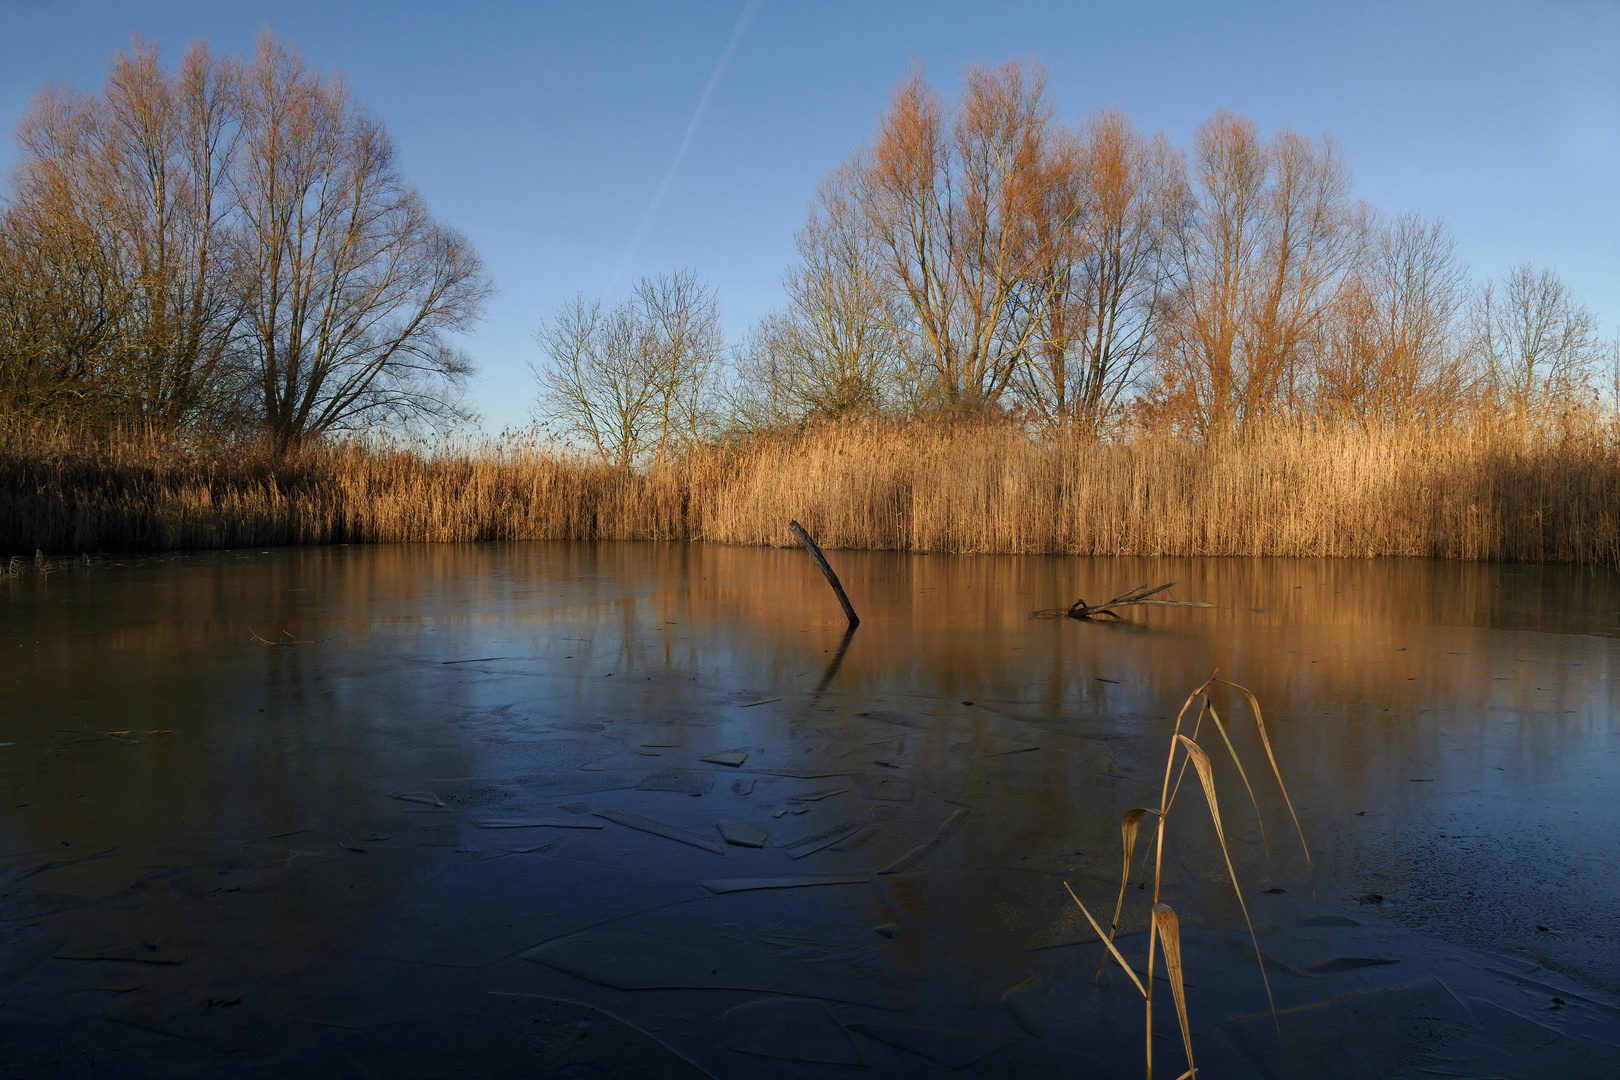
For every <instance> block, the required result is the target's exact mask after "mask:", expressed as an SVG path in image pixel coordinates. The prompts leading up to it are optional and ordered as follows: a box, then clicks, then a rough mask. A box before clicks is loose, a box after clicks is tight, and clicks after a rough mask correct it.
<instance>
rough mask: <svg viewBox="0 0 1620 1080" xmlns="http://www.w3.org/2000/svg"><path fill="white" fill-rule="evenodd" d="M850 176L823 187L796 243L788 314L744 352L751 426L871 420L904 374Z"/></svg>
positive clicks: (778, 316) (743, 409) (752, 338)
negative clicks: (857, 417) (866, 416)
mask: <svg viewBox="0 0 1620 1080" xmlns="http://www.w3.org/2000/svg"><path fill="white" fill-rule="evenodd" d="M849 181H850V170H849V169H848V168H847V167H846V168H843V169H840V170H838V171H836V172H835V173H834V174H833V175H832V176H830V177H829V178H828V179H827V180H826V181H824V182H823V184H822V187H821V191H820V192H819V193H818V196H817V200H816V202H815V203H814V204H813V205H812V207H811V211H810V216H809V220H808V221H807V222H806V223H805V225H804V227H803V228H802V229H800V230H799V232H798V234H797V235H796V236H795V238H794V240H795V246H796V247H797V248H798V252H799V257H800V260H801V261H800V262H799V263H798V264H797V265H795V266H792V267H790V268H789V269H788V271H787V273H786V274H785V275H784V276H783V287H784V288H785V290H786V291H787V294H788V305H787V307H786V308H785V309H784V310H782V311H779V312H773V313H771V314H769V315H767V316H766V317H765V318H764V319H762V320H761V321H760V323H759V325H758V326H757V327H756V328H755V329H754V331H753V332H752V333H751V334H750V335H749V337H748V339H747V340H746V341H745V342H744V344H743V347H742V348H741V349H739V350H738V354H737V357H736V359H735V364H734V366H735V367H736V369H737V371H736V374H737V379H736V381H735V385H734V387H733V391H732V396H733V401H734V410H735V411H737V412H738V414H739V418H743V419H745V422H746V424H747V425H748V426H751V427H752V426H775V425H777V424H782V423H791V422H797V421H802V420H804V419H806V418H809V417H813V416H824V417H837V416H843V415H846V414H849V413H864V412H872V411H875V410H877V409H878V408H880V407H882V406H883V405H885V404H887V403H888V402H889V400H890V399H891V398H892V397H893V389H894V384H895V382H896V380H897V378H898V377H899V375H900V368H901V365H902V354H901V351H900V339H898V338H897V337H896V336H895V334H894V332H893V329H892V328H893V327H894V326H895V325H896V324H897V323H898V322H899V321H900V319H901V317H902V316H900V315H899V314H898V313H896V312H895V311H894V310H893V309H892V305H891V303H890V301H891V299H892V298H891V297H890V295H889V294H888V293H887V292H885V290H884V289H883V288H882V286H881V284H880V283H879V282H878V281H876V280H875V268H876V264H877V261H878V259H879V257H880V256H879V253H878V252H876V251H874V250H873V247H872V244H871V238H870V237H869V236H868V235H866V233H865V232H864V231H863V230H862V229H861V228H860V223H859V219H858V211H857V208H856V207H855V206H854V204H853V202H852V200H851V198H850V183H849Z"/></svg>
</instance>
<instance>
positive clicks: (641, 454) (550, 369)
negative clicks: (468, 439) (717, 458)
mask: <svg viewBox="0 0 1620 1080" xmlns="http://www.w3.org/2000/svg"><path fill="white" fill-rule="evenodd" d="M535 339H536V341H537V342H538V343H539V345H540V347H541V349H542V350H543V351H544V352H545V354H546V361H545V362H543V363H538V364H531V365H530V370H531V371H532V372H533V373H534V376H535V379H536V381H537V382H538V383H539V387H540V398H539V402H538V411H539V413H540V415H542V416H543V417H546V418H547V419H549V420H551V421H554V422H556V423H558V424H560V425H561V426H562V428H563V431H564V432H565V434H566V435H567V436H569V437H570V438H573V439H575V440H578V441H580V442H583V443H584V444H585V445H586V446H588V447H589V448H590V449H591V450H592V451H594V452H595V453H596V454H597V455H598V456H600V457H602V458H603V459H605V460H607V461H611V462H612V463H614V464H615V465H617V466H619V467H620V468H623V469H629V468H630V467H631V466H632V465H634V464H637V463H638V462H642V461H645V460H647V459H649V458H658V457H664V456H667V455H669V454H672V453H675V452H678V451H679V450H681V449H682V448H684V447H687V446H690V445H691V444H692V443H694V442H696V441H699V440H701V439H703V438H704V437H706V436H707V435H709V434H711V433H712V431H713V427H714V422H715V421H714V413H713V406H712V393H711V391H712V389H713V382H714V379H715V377H716V375H717V372H718V367H719V364H720V360H721V352H722V349H723V345H724V342H723V339H722V336H721V332H720V312H719V305H718V303H717V302H716V300H715V298H714V295H713V293H712V292H710V291H709V289H708V288H707V287H705V286H704V285H702V284H701V283H700V282H699V281H698V280H697V276H696V275H695V274H693V273H692V272H691V271H681V272H678V273H674V274H665V275H662V276H660V277H656V278H642V279H641V280H640V281H638V282H637V283H636V287H635V290H634V295H633V296H632V297H631V299H629V300H627V301H626V302H624V303H622V304H619V305H618V306H616V307H614V308H612V309H611V310H609V311H606V312H604V311H603V310H602V305H601V303H600V302H599V301H587V300H586V299H585V298H584V297H583V296H579V297H576V298H575V299H574V300H573V301H572V302H570V303H568V304H566V305H564V307H563V308H562V310H561V311H559V312H558V313H557V315H556V317H555V318H553V319H552V321H551V322H550V323H548V324H547V325H545V326H542V327H541V328H540V329H539V331H538V332H537V333H536V334H535Z"/></svg>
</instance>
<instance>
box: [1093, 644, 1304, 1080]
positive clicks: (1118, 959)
mask: <svg viewBox="0 0 1620 1080" xmlns="http://www.w3.org/2000/svg"><path fill="white" fill-rule="evenodd" d="M1217 685H1219V686H1228V687H1231V688H1232V689H1234V690H1236V691H1238V692H1239V693H1240V694H1241V695H1242V696H1243V697H1244V699H1245V700H1246V701H1247V702H1248V704H1249V706H1250V712H1251V714H1252V715H1253V717H1254V722H1255V728H1256V730H1257V731H1258V733H1259V735H1260V739H1261V741H1262V743H1263V744H1264V746H1265V748H1266V756H1267V759H1268V761H1269V762H1270V763H1271V769H1272V775H1273V777H1274V778H1275V779H1276V781H1277V787H1278V790H1279V791H1280V793H1281V795H1282V797H1283V800H1284V802H1285V803H1286V804H1287V806H1288V812H1289V815H1290V816H1291V817H1292V818H1293V820H1294V827H1295V829H1296V830H1297V831H1298V832H1299V838H1300V845H1301V847H1304V848H1305V858H1306V864H1307V866H1308V865H1309V863H1310V851H1309V848H1308V847H1306V845H1305V834H1304V831H1303V830H1302V829H1300V827H1299V818H1298V815H1296V814H1295V813H1294V806H1293V802H1292V800H1290V799H1289V797H1288V789H1287V786H1286V785H1285V784H1284V783H1283V779H1282V773H1281V771H1280V770H1279V769H1278V767H1277V759H1276V755H1275V754H1274V753H1273V751H1272V747H1271V741H1270V738H1269V736H1268V735H1267V733H1266V730H1265V720H1264V718H1263V717H1262V715H1261V712H1260V705H1259V702H1258V701H1257V700H1256V699H1255V697H1254V695H1253V693H1251V692H1250V691H1249V690H1247V689H1246V688H1244V687H1242V686H1239V685H1237V684H1236V683H1230V682H1227V681H1225V680H1223V679H1220V678H1218V677H1216V676H1211V677H1210V678H1209V679H1208V680H1207V681H1206V682H1205V683H1204V684H1203V685H1202V686H1200V687H1198V689H1196V690H1194V691H1193V692H1192V693H1191V694H1190V695H1188V697H1187V700H1186V702H1185V703H1183V705H1182V706H1181V710H1180V711H1179V712H1178V713H1177V714H1176V720H1175V725H1174V728H1173V729H1172V731H1171V732H1170V740H1169V752H1168V754H1167V757H1166V760H1165V767H1164V781H1163V784H1162V786H1161V788H1160V792H1159V807H1158V809H1157V810H1151V809H1148V808H1145V807H1134V808H1132V809H1131V810H1128V811H1126V813H1125V817H1124V819H1123V820H1122V821H1121V822H1120V838H1121V841H1122V847H1123V854H1124V858H1123V861H1122V864H1121V871H1120V887H1119V899H1118V900H1117V901H1116V903H1115V908H1114V919H1113V922H1112V923H1111V924H1110V925H1109V927H1108V929H1107V930H1106V931H1104V929H1103V928H1102V926H1101V925H1099V924H1098V922H1097V920H1096V919H1095V918H1093V917H1092V914H1091V912H1090V911H1089V910H1087V908H1086V905H1085V904H1084V903H1082V902H1081V900H1080V897H1079V896H1078V895H1076V894H1075V892H1074V889H1073V888H1071V887H1070V886H1069V885H1068V883H1067V882H1065V883H1064V888H1066V889H1068V892H1069V895H1070V897H1072V898H1073V899H1074V902H1075V905H1076V906H1077V907H1079V908H1080V911H1081V913H1082V914H1083V915H1085V917H1086V921H1087V922H1089V923H1090V924H1091V927H1092V929H1093V930H1094V931H1096V933H1097V936H1098V937H1099V938H1101V939H1102V943H1103V947H1104V950H1105V952H1104V955H1103V966H1104V967H1106V966H1107V964H1108V961H1109V959H1113V960H1114V962H1115V963H1117V964H1118V965H1119V967H1120V969H1121V970H1122V971H1124V972H1125V974H1126V976H1127V977H1128V978H1129V979H1130V980H1131V982H1132V983H1133V984H1134V985H1135V986H1136V988H1137V990H1138V991H1139V992H1140V993H1141V994H1142V998H1143V1010H1144V1014H1145V1023H1146V1049H1145V1055H1146V1066H1147V1076H1148V1080H1152V1076H1153V973H1154V967H1155V963H1156V959H1157V954H1158V950H1159V948H1160V946H1161V945H1162V947H1163V949H1164V961H1165V973H1166V975H1167V976H1168V978H1169V982H1170V988H1171V993H1172V994H1173V996H1174V999H1175V1007H1176V1019H1177V1022H1178V1025H1179V1027H1180V1029H1181V1038H1182V1044H1183V1047H1184V1048H1185V1051H1186V1054H1187V1071H1186V1072H1184V1073H1183V1074H1182V1075H1181V1077H1178V1080H1182V1078H1185V1077H1193V1076H1196V1075H1197V1069H1196V1066H1195V1065H1194V1059H1193V1045H1192V1029H1191V1027H1190V1026H1189V1022H1188V1016H1187V998H1186V987H1185V979H1184V975H1183V971H1182V963H1181V924H1180V919H1179V917H1178V916H1177V914H1176V912H1175V910H1174V909H1172V908H1171V907H1170V906H1169V905H1168V904H1166V903H1164V902H1163V900H1162V898H1161V892H1162V886H1163V882H1164V843H1165V833H1166V829H1167V825H1168V822H1169V818H1170V812H1171V810H1172V808H1173V807H1174V805H1175V800H1176V795H1177V793H1178V792H1179V791H1180V789H1181V781H1182V779H1183V777H1185V775H1186V771H1187V768H1188V767H1189V766H1191V768H1192V770H1193V772H1194V773H1195V774H1196V775H1197V777H1198V782H1199V786H1200V787H1201V788H1202V789H1203V793H1204V802H1205V804H1206V806H1207V807H1208V809H1209V816H1210V821H1211V823H1212V824H1213V825H1214V827H1215V838H1216V843H1217V844H1218V845H1219V847H1220V850H1221V858H1222V859H1223V860H1224V862H1225V864H1226V875H1227V880H1228V881H1230V882H1231V885H1232V890H1233V892H1234V894H1235V895H1236V896H1237V901H1238V907H1239V909H1240V910H1241V911H1242V912H1243V920H1244V923H1245V925H1246V926H1247V928H1248V932H1249V941H1250V943H1251V944H1252V945H1253V946H1254V955H1255V963H1256V966H1257V967H1258V968H1259V969H1260V979H1261V982H1262V983H1263V984H1264V986H1265V988H1266V999H1267V1000H1268V1001H1272V1000H1273V999H1272V996H1271V981H1270V979H1269V978H1267V976H1266V970H1265V963H1264V959H1263V957H1262V956H1261V953H1260V942H1259V938H1258V937H1257V936H1256V935H1255V930H1254V922H1253V920H1252V919H1251V918H1250V915H1249V907H1248V903H1247V902H1246V901H1245V900H1244V898H1243V888H1242V886H1241V884H1240V883H1239V882H1238V878H1237V871H1236V869H1235V868H1234V867H1233V865H1232V855H1231V851H1230V848H1229V846H1228V844H1227V840H1226V828H1225V824H1224V822H1223V821H1222V819H1221V810H1220V803H1219V800H1218V799H1217V797H1216V793H1215V772H1214V764H1213V763H1212V762H1211V761H1210V758H1209V754H1208V753H1206V752H1205V750H1204V748H1203V747H1202V746H1200V745H1199V743H1198V742H1197V736H1198V733H1199V731H1200V730H1201V728H1202V725H1203V719H1204V716H1205V715H1206V714H1207V715H1208V716H1209V718H1210V721H1211V723H1212V724H1213V725H1214V726H1215V728H1216V730H1217V731H1218V732H1219V733H1220V736H1221V740H1222V741H1223V742H1224V743H1225V744H1226V748H1227V751H1228V752H1229V753H1230V754H1231V757H1232V761H1233V764H1234V765H1235V766H1236V767H1237V770H1238V774H1239V775H1240V776H1241V777H1242V778H1243V784H1244V787H1245V789H1246V790H1247V791H1248V793H1249V798H1250V800H1251V802H1253V803H1254V807H1255V814H1256V816H1259V815H1260V807H1259V802H1258V800H1257V799H1256V797H1255V794H1254V788H1253V787H1252V785H1250V783H1249V779H1248V775H1247V773H1246V772H1245V771H1244V769H1243V763H1242V761H1241V760H1240V758H1239V756H1238V752H1237V749H1236V747H1234V746H1233V744H1232V741H1231V739H1230V738H1229V737H1228V735H1227V731H1226V727H1225V725H1223V724H1222V723H1221V720H1220V717H1219V715H1218V714H1217V713H1216V711H1215V708H1214V704H1213V702H1211V700H1210V698H1209V691H1210V689H1211V687H1214V686H1217ZM1194 702H1197V703H1198V712H1197V713H1196V715H1195V720H1194V723H1193V728H1192V734H1191V735H1187V734H1184V733H1183V730H1182V729H1183V725H1184V724H1185V722H1186V718H1187V715H1188V712H1189V711H1190V710H1191V709H1192V707H1193V704H1194ZM1178 762H1179V765H1180V768H1179V769H1178V768H1177V764H1178ZM1148 814H1153V815H1155V818H1156V823H1155V828H1154V860H1153V898H1152V901H1151V903H1152V919H1151V922H1150V923H1149V927H1148V952H1147V970H1146V971H1145V972H1143V973H1142V975H1143V978H1138V976H1137V972H1135V971H1133V970H1132V969H1131V966H1130V964H1128V963H1127V962H1126V961H1125V958H1124V956H1122V955H1121V954H1120V951H1119V949H1118V948H1117V947H1116V946H1115V944H1114V936H1115V934H1116V933H1117V931H1118V928H1119V922H1120V915H1121V914H1122V912H1123V910H1124V902H1125V892H1126V886H1127V885H1128V884H1129V880H1130V872H1131V860H1132V857H1133V855H1134V853H1135V849H1136V840H1137V834H1138V832H1139V830H1140V826H1141V823H1142V819H1143V818H1144V817H1146V816H1147V815H1148ZM1102 970H1103V969H1102V968H1098V975H1101V974H1102ZM1273 1009H1275V1004H1274V1003H1273Z"/></svg>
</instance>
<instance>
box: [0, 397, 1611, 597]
mask: <svg viewBox="0 0 1620 1080" xmlns="http://www.w3.org/2000/svg"><path fill="white" fill-rule="evenodd" d="M791 519H797V520H799V521H801V522H803V523H804V524H805V526H806V527H807V528H809V529H810V530H811V532H812V533H814V534H815V535H816V536H817V538H818V539H819V540H820V542H821V543H822V544H823V545H824V546H827V547H834V548H874V549H890V550H902V551H932V552H961V553H1029V554H1037V553H1041V554H1070V555H1269V556H1327V557H1345V558H1355V557H1365V556H1376V555H1415V556H1429V557H1436V558H1446V559H1469V560H1500V561H1548V562H1580V563H1597V564H1606V565H1617V564H1620V452H1617V451H1616V449H1615V441H1614V439H1613V438H1612V436H1611V435H1610V434H1609V433H1607V432H1606V431H1603V430H1601V429H1597V428H1585V429H1581V430H1568V429H1566V430H1562V431H1557V432H1552V433H1549V432H1546V431H1540V432H1529V433H1526V432H1523V431H1515V430H1512V429H1511V428H1508V427H1503V426H1492V425H1486V424H1480V425H1475V426H1473V427H1466V428H1456V429H1450V430H1442V431H1438V432H1432V433H1427V434H1424V435H1422V436H1417V437H1414V436H1410V435H1409V436H1405V437H1397V436H1395V435H1391V434H1383V433H1376V432H1374V433H1369V432H1367V431H1364V430H1359V429H1339V430H1331V429H1319V428H1313V427H1308V426H1296V427H1288V428H1277V429H1274V430H1271V431H1269V432H1265V433H1262V434H1259V435H1255V436H1252V437H1250V438H1248V439H1246V440H1244V441H1242V442H1234V443H1230V444H1227V445H1206V444H1201V443H1198V442H1195V441H1191V440H1185V439H1181V438H1177V437H1173V436H1169V435H1163V434H1141V435H1137V436H1134V437H1130V438H1125V439H1121V440H1118V441H1113V442H1101V443H1068V444H1065V443H1056V442H1049V441H1041V440H1036V439H1032V438H1030V437H1028V436H1027V435H1025V434H1024V433H1022V432H1020V431H1019V430H1018V429H1017V428H1015V427H1013V426H1011V425H1007V424H994V423H985V422H973V421H956V422H947V421H937V420H936V421H910V422H905V421H888V420H859V421H846V422H840V423H827V424H823V425H820V426H816V427H812V428H810V429H808V430H806V431H804V432H800V433H793V434H781V435H772V436H767V437H762V438H756V439H752V440H749V441H745V442H740V443H735V444H732V445H728V446H715V447H706V448H703V449H700V450H697V451H694V452H692V453H689V454H687V455H686V456H685V457H683V458H682V459H680V460H678V461H673V462H668V463H663V464H656V465H653V466H651V467H649V468H647V469H645V470H638V471H636V472H634V473H630V474H626V473H624V472H621V471H618V470H616V469H613V468H611V467H608V466H605V465H601V464H597V463H594V462H589V461H585V460H582V459H579V458H576V457H572V456H569V455H566V454H557V453H555V452H552V451H550V450H548V449H546V448H544V447H543V446H540V445H538V444H534V443H530V442H525V441H523V440H508V441H493V440H488V441H455V440H451V441H446V442H439V443H434V444H411V443H403V442H402V443H389V442H384V443H374V444H363V443H358V442H356V443H347V444H334V445H323V446H316V447H312V448H309V449H306V450H304V451H302V452H299V453H297V454H295V455H292V456H290V457H286V458H277V457H275V456H273V455H272V454H270V453H269V452H268V451H266V450H265V449H263V448H260V447H256V446H246V447H244V446H220V447H194V448H187V449H183V448H179V447H175V446H173V445H167V444H160V443H155V442H150V441H144V440H139V439H130V438H126V439H115V440H106V439H103V440H84V439H81V438H78V437H75V436H72V435H69V434H67V433H61V432H58V433H51V432H48V431H41V430H37V429H36V430H31V431H23V430H15V429H13V430H10V431H0V555H4V556H9V555H14V554H21V555H32V554H33V552H34V551H35V549H41V550H43V551H44V552H46V553H47V554H67V553H72V552H77V551H102V550H132V549H177V548H229V547H246V546H262V545H268V544H323V543H343V542H355V543H362V542H420V543H440V542H453V541H476V540H542V539H574V540H586V539H601V540H620V539H624V540H707V541H715V542H719V543H727V544H768V545H787V544H790V543H792V539H791V537H790V536H789V535H788V532H787V523H788V521H789V520H791Z"/></svg>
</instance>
